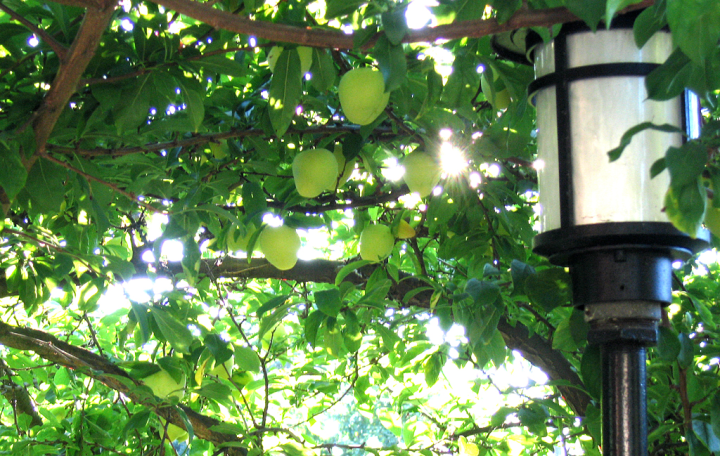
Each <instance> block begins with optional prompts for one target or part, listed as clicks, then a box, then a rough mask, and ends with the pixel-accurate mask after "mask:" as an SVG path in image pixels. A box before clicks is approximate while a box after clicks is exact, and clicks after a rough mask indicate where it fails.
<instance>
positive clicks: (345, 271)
mask: <svg viewBox="0 0 720 456" xmlns="http://www.w3.org/2000/svg"><path fill="white" fill-rule="evenodd" d="M372 263H373V262H372V261H369V260H359V261H353V262H352V263H348V264H346V265H345V266H343V267H342V268H341V269H340V270H339V271H338V273H337V275H336V276H335V286H336V287H337V286H340V283H341V282H342V281H343V279H344V278H345V277H347V276H348V275H350V273H352V272H353V271H357V270H358V269H360V268H362V267H363V266H367V265H368V264H372Z"/></svg>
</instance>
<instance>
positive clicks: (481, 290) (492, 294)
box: [465, 279, 500, 307]
mask: <svg viewBox="0 0 720 456" xmlns="http://www.w3.org/2000/svg"><path fill="white" fill-rule="evenodd" d="M465 292H466V293H467V294H469V295H470V296H471V297H472V298H473V300H474V301H475V304H476V305H478V306H480V307H485V306H488V305H490V304H492V303H493V302H495V300H496V299H497V298H498V297H499V296H500V287H498V286H497V284H495V283H493V282H488V281H480V280H477V279H470V280H468V281H467V283H466V284H465Z"/></svg>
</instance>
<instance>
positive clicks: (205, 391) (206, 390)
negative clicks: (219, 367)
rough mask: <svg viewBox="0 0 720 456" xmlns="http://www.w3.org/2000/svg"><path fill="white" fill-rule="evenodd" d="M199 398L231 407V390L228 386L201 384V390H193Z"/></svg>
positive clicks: (212, 383)
mask: <svg viewBox="0 0 720 456" xmlns="http://www.w3.org/2000/svg"><path fill="white" fill-rule="evenodd" d="M195 392H196V393H197V394H199V395H200V396H203V397H206V398H208V399H212V400H214V401H215V402H219V403H221V404H227V405H232V400H231V399H230V398H231V397H232V390H231V389H230V387H229V386H227V385H224V384H222V383H217V382H203V386H202V388H200V389H198V390H195Z"/></svg>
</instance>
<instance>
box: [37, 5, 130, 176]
mask: <svg viewBox="0 0 720 456" xmlns="http://www.w3.org/2000/svg"><path fill="white" fill-rule="evenodd" d="M92 3H93V4H94V6H95V8H89V9H88V10H87V12H86V13H85V17H84V19H83V21H82V24H81V25H80V30H79V31H78V34H77V36H76V37H75V40H74V41H73V43H72V46H70V50H69V52H68V53H67V56H66V58H64V59H61V60H60V70H59V71H58V74H57V76H56V77H55V80H53V83H52V86H51V88H50V91H49V92H48V93H47V95H46V96H45V100H44V101H43V104H42V106H41V107H40V108H39V109H38V111H37V112H36V113H35V118H34V120H33V129H34V131H35V143H36V147H37V151H38V152H40V153H44V152H45V145H46V143H47V140H48V138H49V137H50V134H51V133H52V130H53V128H54V127H55V124H56V123H57V121H58V119H59V118H60V114H61V113H62V111H63V109H65V107H66V106H67V104H68V102H69V101H70V97H71V96H72V94H73V93H75V90H76V89H77V86H78V83H79V82H80V77H81V76H82V74H83V72H84V71H85V68H86V67H87V66H88V64H89V63H90V60H91V59H92V58H93V56H94V55H95V50H96V49H97V47H98V44H99V43H100V38H101V37H102V35H103V33H105V29H107V27H108V24H109V23H110V19H111V18H112V15H113V13H114V11H115V6H116V4H115V3H114V2H111V1H108V0H104V1H102V2H100V1H96V2H92ZM35 160H36V157H34V158H33V159H32V160H30V161H29V162H28V163H27V164H26V167H27V168H28V169H29V168H30V167H32V164H33V163H34V162H35Z"/></svg>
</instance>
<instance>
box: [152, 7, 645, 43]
mask: <svg viewBox="0 0 720 456" xmlns="http://www.w3.org/2000/svg"><path fill="white" fill-rule="evenodd" d="M151 1H152V2H154V3H157V4H159V5H162V6H164V7H166V8H170V9H173V10H175V11H177V12H179V13H181V14H184V15H185V16H188V17H192V18H193V19H197V20H199V21H202V22H204V23H206V24H208V25H210V26H212V27H214V28H217V29H224V30H228V31H231V32H235V33H241V34H245V35H253V36H256V37H258V38H262V39H266V40H271V41H282V42H286V43H295V44H302V45H305V46H314V47H325V48H334V49H354V47H355V46H354V36H353V35H346V34H345V33H344V32H342V31H340V30H334V29H333V30H328V29H311V28H306V27H294V26H290V25H285V24H273V23H271V22H263V21H253V20H251V19H248V18H246V17H239V16H237V15H235V14H232V13H229V12H225V11H221V10H218V9H215V8H212V7H211V6H207V5H205V4H202V3H199V2H195V1H192V0H151ZM653 3H654V0H645V1H643V2H641V3H639V4H636V5H632V6H629V7H628V8H626V9H625V10H623V12H625V11H631V10H636V9H640V8H647V7H648V6H650V5H652V4H653ZM577 20H578V18H577V16H575V15H574V14H572V13H571V12H570V11H569V10H568V9H566V8H549V9H544V10H528V9H525V8H523V9H521V10H519V11H518V12H517V13H515V14H514V15H513V16H512V17H511V18H510V19H509V20H508V21H506V22H504V23H502V24H500V23H498V21H497V20H496V19H495V18H491V19H479V20H470V21H460V22H454V23H452V24H447V25H439V26H437V27H428V28H423V29H419V30H413V31H410V32H409V33H408V34H407V35H406V36H405V37H404V38H403V42H405V43H418V42H433V41H435V40H438V39H444V40H452V39H457V38H480V37H483V36H487V35H493V34H496V33H501V32H507V31H511V30H517V29H519V28H524V27H548V26H552V25H555V24H560V23H564V22H572V21H577ZM379 36H380V34H377V35H376V36H375V37H373V38H372V39H370V40H369V41H368V42H367V43H366V44H365V45H364V46H363V48H364V49H369V48H371V47H372V46H373V45H374V44H375V41H376V40H377V39H378V38H379Z"/></svg>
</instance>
